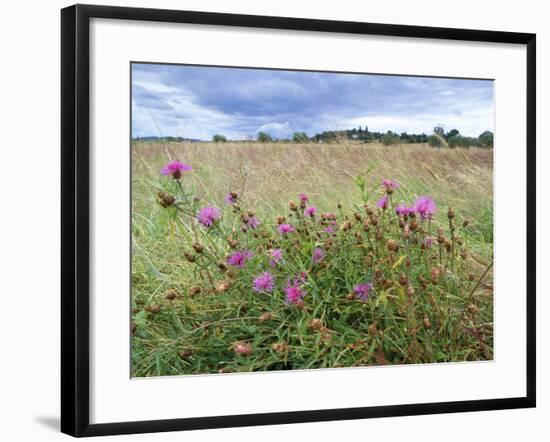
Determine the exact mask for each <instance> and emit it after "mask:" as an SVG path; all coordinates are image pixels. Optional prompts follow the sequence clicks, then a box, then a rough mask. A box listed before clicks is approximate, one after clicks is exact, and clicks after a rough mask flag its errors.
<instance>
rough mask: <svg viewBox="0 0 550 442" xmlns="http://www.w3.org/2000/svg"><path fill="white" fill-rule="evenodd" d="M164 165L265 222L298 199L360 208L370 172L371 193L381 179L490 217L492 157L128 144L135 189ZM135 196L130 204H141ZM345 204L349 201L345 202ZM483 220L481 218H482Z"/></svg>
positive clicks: (330, 147)
mask: <svg viewBox="0 0 550 442" xmlns="http://www.w3.org/2000/svg"><path fill="white" fill-rule="evenodd" d="M169 159H179V160H181V161H183V162H185V163H187V164H191V165H192V166H193V168H194V173H191V174H188V175H186V176H185V180H184V182H185V183H187V184H188V185H190V186H192V187H193V189H194V191H195V192H197V193H198V194H199V195H201V196H202V197H203V198H204V199H205V200H206V201H208V202H210V203H217V204H221V203H222V201H223V196H224V195H225V194H226V193H227V191H228V190H235V191H238V192H242V193H243V198H244V199H245V200H247V202H248V203H249V204H250V205H251V206H254V207H255V208H256V209H257V210H259V211H260V212H264V213H265V215H271V214H273V212H277V211H280V210H281V207H282V206H283V205H284V204H286V202H287V201H288V200H289V199H292V198H296V193H297V192H305V193H307V194H308V195H310V196H312V197H313V198H314V200H315V201H316V203H317V204H318V205H319V208H320V209H321V210H334V205H335V204H336V202H339V201H340V202H342V203H344V204H346V203H348V204H351V203H358V202H359V193H358V192H357V190H356V187H355V184H354V181H353V178H354V177H356V176H358V175H360V174H365V173H366V172H367V171H370V172H369V174H368V177H367V183H368V184H369V186H371V187H372V188H375V187H377V186H378V185H379V184H380V180H381V179H383V178H392V179H395V180H397V181H398V182H400V183H401V185H402V192H400V195H401V196H402V197H410V198H414V197H415V196H418V195H431V196H433V197H434V198H435V200H436V202H438V203H440V204H441V205H453V206H454V207H455V209H457V210H460V211H462V212H463V214H464V216H468V217H472V218H478V215H479V212H480V211H484V212H485V211H488V212H490V215H491V216H492V194H493V186H492V182H493V151H492V150H484V149H476V148H472V149H434V148H431V147H429V146H427V145H414V144H408V145H398V146H382V145H377V144H363V143H357V142H348V143H341V144H292V143H267V144H262V143H256V142H245V143H220V144H214V143H171V144H166V143H145V142H137V143H134V144H133V166H134V170H133V177H134V184H135V185H139V182H140V179H141V178H143V177H144V176H150V177H151V178H155V177H156V176H158V173H159V170H160V168H161V167H162V166H163V165H164V164H165V163H166V162H167V161H168V160H169ZM141 196H142V195H140V194H139V192H134V197H137V198H140V197H141ZM350 198H354V199H352V200H350ZM483 216H485V215H483Z"/></svg>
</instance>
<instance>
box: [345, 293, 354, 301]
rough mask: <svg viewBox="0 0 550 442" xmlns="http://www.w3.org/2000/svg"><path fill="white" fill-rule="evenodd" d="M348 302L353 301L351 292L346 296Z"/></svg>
mask: <svg viewBox="0 0 550 442" xmlns="http://www.w3.org/2000/svg"><path fill="white" fill-rule="evenodd" d="M346 299H347V300H348V301H353V300H354V299H355V293H353V292H351V293H348V294H347V295H346Z"/></svg>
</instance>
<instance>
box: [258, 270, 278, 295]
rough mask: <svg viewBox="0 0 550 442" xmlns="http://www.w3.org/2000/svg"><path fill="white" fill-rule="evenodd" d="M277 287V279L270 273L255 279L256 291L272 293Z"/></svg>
mask: <svg viewBox="0 0 550 442" xmlns="http://www.w3.org/2000/svg"><path fill="white" fill-rule="evenodd" d="M274 287H275V278H274V277H273V275H272V274H271V273H269V272H264V273H262V274H261V275H259V276H257V277H256V278H255V279H254V291H256V292H272V291H273V288H274Z"/></svg>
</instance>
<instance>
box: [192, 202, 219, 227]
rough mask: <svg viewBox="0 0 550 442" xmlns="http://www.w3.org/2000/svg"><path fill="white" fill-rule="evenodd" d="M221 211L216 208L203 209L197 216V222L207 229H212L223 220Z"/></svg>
mask: <svg viewBox="0 0 550 442" xmlns="http://www.w3.org/2000/svg"><path fill="white" fill-rule="evenodd" d="M221 216H222V214H221V212H220V209H218V208H216V207H203V208H202V209H201V210H200V211H199V214H198V215H197V221H198V222H199V223H201V224H202V225H203V226H205V227H210V226H212V224H214V222H215V221H217V220H219V219H220V218H221Z"/></svg>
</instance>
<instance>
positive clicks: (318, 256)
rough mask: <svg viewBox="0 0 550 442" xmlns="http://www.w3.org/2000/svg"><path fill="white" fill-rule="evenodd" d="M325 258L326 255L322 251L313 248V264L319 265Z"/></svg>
mask: <svg viewBox="0 0 550 442" xmlns="http://www.w3.org/2000/svg"><path fill="white" fill-rule="evenodd" d="M325 256H326V253H325V251H324V250H323V249H321V248H320V247H315V248H314V249H313V256H312V258H313V262H314V263H317V264H318V263H320V262H321V261H322V260H323V259H325Z"/></svg>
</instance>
